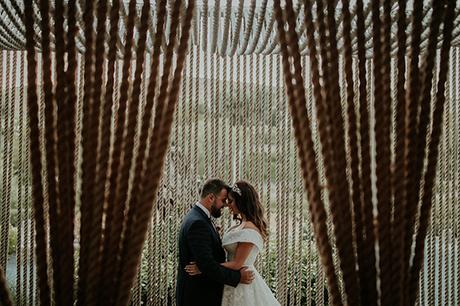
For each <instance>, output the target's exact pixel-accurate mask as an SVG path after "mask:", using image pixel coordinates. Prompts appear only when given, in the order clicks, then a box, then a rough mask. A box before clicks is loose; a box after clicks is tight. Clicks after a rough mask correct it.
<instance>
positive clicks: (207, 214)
mask: <svg viewBox="0 0 460 306" xmlns="http://www.w3.org/2000/svg"><path fill="white" fill-rule="evenodd" d="M195 205H196V206H198V207H199V208H201V210H202V211H204V213H205V214H206V216H208V218H210V219H211V213H210V212H209V210H208V209H207V208H206V207H204V206H203V204H201V203H200V202H196V204H195Z"/></svg>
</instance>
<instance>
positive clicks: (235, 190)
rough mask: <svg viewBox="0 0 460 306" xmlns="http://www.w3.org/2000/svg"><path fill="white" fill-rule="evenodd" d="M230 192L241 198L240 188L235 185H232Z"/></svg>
mask: <svg viewBox="0 0 460 306" xmlns="http://www.w3.org/2000/svg"><path fill="white" fill-rule="evenodd" d="M232 191H233V192H235V193H237V194H238V195H239V196H240V197H241V189H240V187H238V185H237V184H234V185H233V187H232Z"/></svg>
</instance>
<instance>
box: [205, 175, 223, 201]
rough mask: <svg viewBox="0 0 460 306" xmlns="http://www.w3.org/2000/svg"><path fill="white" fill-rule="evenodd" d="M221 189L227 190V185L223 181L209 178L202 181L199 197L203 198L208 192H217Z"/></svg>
mask: <svg viewBox="0 0 460 306" xmlns="http://www.w3.org/2000/svg"><path fill="white" fill-rule="evenodd" d="M222 189H227V190H228V185H227V184H225V182H224V181H222V180H219V179H210V180H208V181H206V183H204V185H203V188H201V192H200V194H201V198H202V199H203V198H205V197H206V196H207V195H208V194H211V193H212V194H215V195H217V194H219V193H220V192H221V191H222Z"/></svg>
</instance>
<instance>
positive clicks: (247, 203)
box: [230, 181, 268, 239]
mask: <svg viewBox="0 0 460 306" xmlns="http://www.w3.org/2000/svg"><path fill="white" fill-rule="evenodd" d="M230 194H231V195H232V197H233V199H234V200H235V205H236V207H237V208H238V210H239V211H240V213H241V214H242V215H244V217H245V218H246V220H247V221H251V222H252V223H254V225H255V226H256V227H257V228H258V229H259V231H260V233H261V234H262V237H263V238H264V239H267V237H268V225H267V219H266V218H265V213H264V208H263V206H262V204H261V203H260V200H259V194H258V193H257V191H256V189H255V188H254V187H253V186H252V185H251V184H249V183H248V182H245V181H238V182H236V183H235V185H233V187H230ZM236 219H238V218H236ZM238 220H239V221H240V222H241V220H240V219H238Z"/></svg>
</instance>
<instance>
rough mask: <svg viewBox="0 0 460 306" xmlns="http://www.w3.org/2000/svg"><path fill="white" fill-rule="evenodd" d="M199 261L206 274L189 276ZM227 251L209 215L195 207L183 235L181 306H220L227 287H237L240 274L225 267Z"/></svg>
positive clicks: (178, 297) (178, 294) (179, 281)
mask: <svg viewBox="0 0 460 306" xmlns="http://www.w3.org/2000/svg"><path fill="white" fill-rule="evenodd" d="M191 261H195V262H196V263H197V265H198V268H199V269H200V271H201V272H202V274H200V275H196V276H189V275H188V274H187V273H186V272H185V270H184V269H185V266H186V265H188V264H189V263H190V262H191ZM223 262H225V251H224V249H223V248H222V242H221V240H220V237H219V234H218V233H217V232H216V230H215V229H214V226H213V225H212V223H211V220H210V219H209V218H208V216H207V215H206V213H205V212H204V211H203V210H202V209H201V208H199V207H198V206H194V207H193V208H192V209H191V210H190V211H189V212H188V214H187V215H186V216H185V218H184V220H183V222H182V225H181V229H180V233H179V267H178V273H177V287H176V302H177V306H195V305H197V306H198V305H200V306H220V305H221V302H222V292H223V288H224V284H227V285H231V286H233V287H236V286H237V285H238V283H239V281H240V272H239V271H234V270H231V269H227V268H225V267H222V266H221V265H220V263H223Z"/></svg>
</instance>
